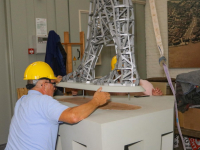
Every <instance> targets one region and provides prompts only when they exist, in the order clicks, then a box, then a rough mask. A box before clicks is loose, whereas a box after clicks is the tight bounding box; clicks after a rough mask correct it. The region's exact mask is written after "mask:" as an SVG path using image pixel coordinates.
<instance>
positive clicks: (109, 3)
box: [63, 0, 139, 86]
mask: <svg viewBox="0 0 200 150" xmlns="http://www.w3.org/2000/svg"><path fill="white" fill-rule="evenodd" d="M104 45H105V46H115V51H116V56H117V63H116V65H115V69H114V70H112V71H111V72H110V74H109V75H107V76H104V77H103V78H101V79H98V80H97V79H96V80H95V66H96V62H97V60H98V57H99V54H100V53H101V50H102V48H103V46H104ZM63 80H64V81H68V80H73V81H74V82H83V83H85V82H87V83H93V84H100V85H111V84H112V85H119V84H120V85H125V86H134V85H138V84H139V75H138V72H137V69H136V65H135V54H134V11H133V4H132V1H131V0H92V1H91V2H90V13H89V19H88V31H87V42H86V47H85V52H84V55H83V59H82V62H81V64H80V65H79V66H78V68H77V69H76V70H75V71H74V72H72V73H70V74H68V75H67V76H65V77H64V78H63Z"/></svg>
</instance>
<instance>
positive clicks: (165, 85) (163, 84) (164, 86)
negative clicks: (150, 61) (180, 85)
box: [151, 82, 175, 95]
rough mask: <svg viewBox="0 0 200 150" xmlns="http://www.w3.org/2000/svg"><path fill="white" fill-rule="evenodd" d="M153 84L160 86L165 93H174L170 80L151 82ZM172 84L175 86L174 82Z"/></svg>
mask: <svg viewBox="0 0 200 150" xmlns="http://www.w3.org/2000/svg"><path fill="white" fill-rule="evenodd" d="M151 84H152V85H153V87H154V88H156V87H157V88H159V89H160V90H161V91H162V92H163V95H173V93H172V91H171V88H170V86H169V84H168V82H151ZM172 84H173V86H174V87H175V83H174V82H173V83H172Z"/></svg>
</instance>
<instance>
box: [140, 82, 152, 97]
mask: <svg viewBox="0 0 200 150" xmlns="http://www.w3.org/2000/svg"><path fill="white" fill-rule="evenodd" d="M140 86H142V87H143V88H144V89H145V90H146V91H145V92H143V93H144V94H145V95H152V90H153V85H152V84H151V83H150V82H149V81H147V80H142V79H140Z"/></svg>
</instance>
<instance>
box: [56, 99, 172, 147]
mask: <svg viewBox="0 0 200 150" xmlns="http://www.w3.org/2000/svg"><path fill="white" fill-rule="evenodd" d="M58 98H59V97H57V99H58ZM111 101H113V102H121V103H125V104H132V105H138V106H141V109H137V110H101V109H98V110H96V111H95V112H94V113H93V114H91V115H90V116H89V117H88V118H86V119H85V120H83V121H81V122H79V123H77V124H75V125H68V124H62V125H60V129H59V134H60V136H61V143H62V147H63V149H67V150H81V149H74V148H73V144H72V143H73V141H75V142H78V143H81V144H83V145H86V146H87V147H86V149H87V150H124V146H125V145H129V144H133V145H131V146H130V150H132V149H133V150H135V148H137V150H160V148H161V147H162V149H163V150H165V149H166V148H167V149H168V150H170V148H169V147H170V146H167V145H172V144H173V139H172V138H173V137H172V136H168V137H167V138H164V140H162V135H165V134H166V135H167V134H168V133H172V132H173V116H174V115H173V106H174V98H173V96H151V97H142V98H134V97H131V99H130V100H129V99H128V98H126V97H119V96H118V97H111ZM62 103H63V104H64V105H68V106H70V107H71V106H76V105H74V104H70V103H67V102H62ZM137 142H139V143H137ZM162 142H164V144H163V143H162ZM165 143H168V144H165ZM137 144H138V145H137ZM161 144H162V145H163V146H161ZM166 146H167V147H166ZM171 150H172V149H171Z"/></svg>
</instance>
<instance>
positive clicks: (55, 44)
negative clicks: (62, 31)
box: [45, 30, 66, 76]
mask: <svg viewBox="0 0 200 150" xmlns="http://www.w3.org/2000/svg"><path fill="white" fill-rule="evenodd" d="M45 62H46V63H48V64H49V65H50V66H51V68H52V69H53V71H54V74H55V76H58V75H61V76H65V75H66V65H65V63H66V53H65V51H64V49H63V47H62V44H61V42H60V36H59V35H58V34H57V33H56V32H55V31H53V30H51V31H49V35H48V40H47V46H46V55H45Z"/></svg>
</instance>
